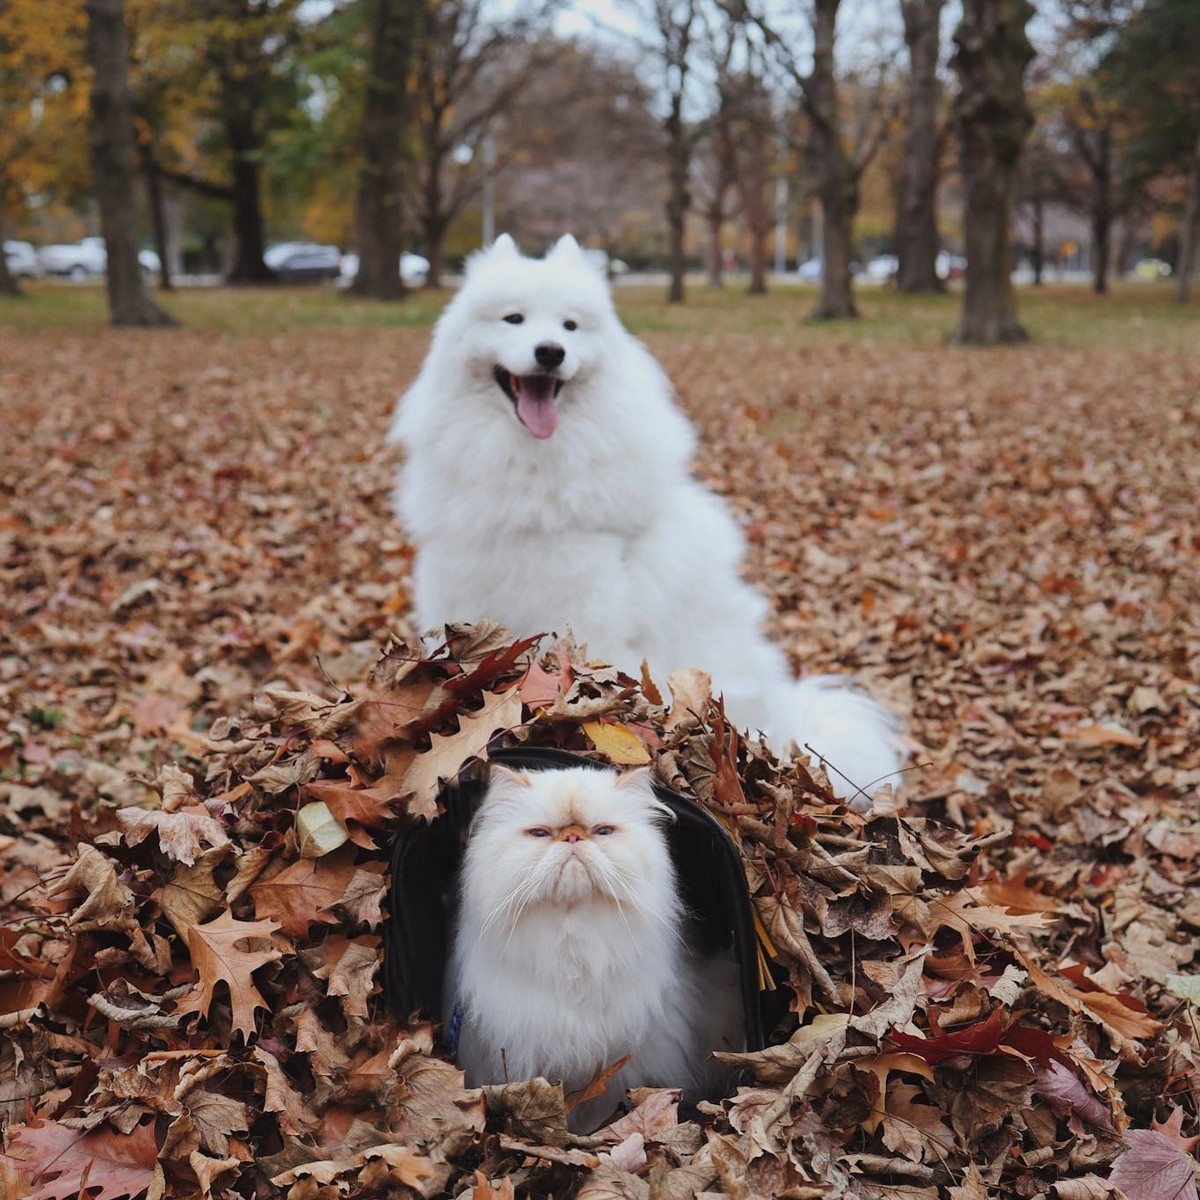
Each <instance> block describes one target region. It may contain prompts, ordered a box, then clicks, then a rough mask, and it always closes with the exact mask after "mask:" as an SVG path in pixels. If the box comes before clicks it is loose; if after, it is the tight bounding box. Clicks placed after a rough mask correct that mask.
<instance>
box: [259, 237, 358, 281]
mask: <svg viewBox="0 0 1200 1200" xmlns="http://www.w3.org/2000/svg"><path fill="white" fill-rule="evenodd" d="M341 259H342V252H341V251H340V250H339V249H338V248H337V247H336V246H322V245H320V244H319V243H317V242H279V243H278V244H277V245H274V246H271V247H269V248H268V249H267V251H266V253H265V254H263V262H265V263H266V264H267V266H268V267H270V268H271V270H272V271H274V272H275V274H276V275H278V276H279V278H280V279H281V280H282V281H283V282H285V283H308V282H311V281H312V280H315V279H336V278H337V277H338V270H339V267H340V263H341Z"/></svg>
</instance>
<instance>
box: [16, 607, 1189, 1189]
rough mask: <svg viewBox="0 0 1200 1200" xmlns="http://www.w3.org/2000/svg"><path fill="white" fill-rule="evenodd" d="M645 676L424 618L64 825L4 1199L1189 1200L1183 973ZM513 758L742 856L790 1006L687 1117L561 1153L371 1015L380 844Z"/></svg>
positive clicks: (979, 843) (222, 726)
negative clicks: (678, 794)
mask: <svg viewBox="0 0 1200 1200" xmlns="http://www.w3.org/2000/svg"><path fill="white" fill-rule="evenodd" d="M671 687H672V695H671V697H670V703H669V705H668V706H666V707H664V705H663V700H662V697H661V696H660V695H659V693H658V691H657V690H656V688H655V687H654V685H653V683H652V682H651V681H649V680H643V681H641V683H640V684H639V683H638V682H637V681H635V680H633V679H630V678H628V677H626V676H623V675H621V674H619V673H617V672H616V671H614V670H612V669H610V668H606V667H602V666H598V665H595V664H587V663H585V662H583V661H581V660H580V659H579V658H578V656H575V657H574V658H573V657H572V655H571V654H570V652H569V648H566V647H563V646H558V647H555V648H554V649H553V650H551V651H550V652H549V653H547V654H544V655H542V656H541V657H536V656H535V652H534V650H533V649H532V648H531V645H530V643H529V642H528V641H526V642H516V643H513V642H512V641H511V639H510V638H509V637H508V636H507V635H506V634H505V633H504V631H502V630H497V629H489V628H482V627H479V628H470V627H462V628H456V629H451V630H449V631H448V638H447V645H446V646H445V647H443V648H442V649H441V650H440V651H439V652H437V653H434V654H432V655H431V656H429V657H423V656H422V653H421V651H420V650H419V648H418V647H417V646H415V645H411V644H406V643H404V642H394V643H392V644H391V645H389V646H388V647H387V649H386V650H385V651H384V653H383V656H382V657H381V659H380V661H379V663H378V664H377V667H376V670H375V671H374V673H373V676H372V680H371V683H370V684H369V686H367V687H366V688H365V689H364V690H363V691H362V692H361V694H359V695H356V696H351V695H350V694H346V693H343V694H342V695H340V696H339V697H337V698H333V699H329V698H323V697H321V696H318V695H312V694H307V693H297V692H288V691H274V692H268V693H267V694H266V695H265V696H264V697H263V698H261V699H260V700H259V701H258V703H257V704H256V706H255V709H254V711H253V713H252V714H250V715H248V716H246V717H244V718H239V719H237V720H224V721H221V722H219V723H218V724H217V725H215V726H214V727H213V729H212V730H210V731H209V735H208V739H207V747H206V750H207V752H206V753H204V754H203V755H198V756H197V757H195V758H194V759H193V760H192V763H191V764H189V765H191V766H192V769H190V770H188V769H183V768H181V767H179V766H176V765H166V766H164V767H163V768H162V769H161V770H160V772H159V774H158V777H157V779H156V780H155V781H154V785H153V792H152V794H151V793H150V792H149V791H148V790H147V791H144V792H143V794H142V795H141V796H139V797H137V801H136V803H128V802H123V801H122V800H121V799H114V800H100V801H99V802H98V803H96V804H94V805H92V806H90V807H89V808H88V809H87V810H86V811H85V810H84V809H83V808H80V807H76V808H75V809H74V810H73V811H72V813H71V817H70V820H71V824H72V836H73V838H74V839H75V841H76V842H77V855H76V857H75V859H74V862H73V864H72V865H71V866H70V867H69V869H63V870H59V871H56V872H53V873H52V877H51V878H49V879H46V878H43V879H42V880H41V881H40V882H34V881H31V885H30V887H29V889H28V890H27V891H25V892H24V893H23V894H21V895H20V896H18V897H16V898H15V901H14V902H13V903H10V905H9V907H8V909H7V913H6V922H5V924H4V926H3V927H0V970H2V972H3V976H2V978H0V1005H2V1012H3V1016H2V1018H0V1019H2V1020H3V1022H4V1026H5V1030H6V1037H5V1040H4V1043H3V1051H2V1052H3V1055H4V1058H3V1060H2V1067H3V1077H4V1079H5V1080H6V1081H7V1082H6V1087H7V1094H6V1099H7V1105H6V1107H7V1109H8V1113H7V1115H8V1117H9V1119H10V1121H11V1122H12V1123H11V1124H10V1125H9V1128H8V1131H7V1155H8V1157H7V1158H5V1159H2V1160H0V1162H2V1163H3V1166H2V1167H0V1170H2V1171H3V1175H2V1176H0V1177H2V1178H4V1179H5V1181H6V1182H7V1183H8V1186H9V1189H10V1191H11V1192H12V1193H13V1194H14V1195H28V1196H31V1197H37V1198H38V1200H58V1198H66V1197H69V1196H76V1195H80V1194H83V1193H84V1192H85V1191H88V1192H90V1193H91V1194H94V1195H95V1196H97V1197H99V1198H101V1200H117V1198H118V1197H123V1196H134V1197H136V1196H139V1195H142V1194H146V1195H149V1196H151V1197H157V1196H173V1197H175V1196H177V1197H184V1196H195V1195H198V1194H199V1195H204V1196H218V1197H221V1196H230V1197H232V1196H251V1195H260V1196H268V1195H277V1194H283V1195H287V1196H289V1197H293V1198H294V1200H302V1198H307V1197H321V1198H325V1197H329V1198H332V1197H335V1196H339V1195H352V1196H358V1197H370V1196H379V1197H383V1196H394V1195H400V1194H411V1193H417V1194H420V1195H423V1196H433V1195H441V1194H452V1195H456V1194H459V1193H461V1192H463V1191H467V1192H468V1193H470V1194H471V1195H473V1196H476V1197H484V1196H491V1195H507V1196H512V1195H515V1194H516V1192H517V1191H518V1190H519V1191H520V1192H521V1193H522V1194H528V1195H563V1194H566V1193H567V1192H568V1191H570V1192H572V1193H573V1194H576V1195H579V1196H606V1197H611V1196H627V1197H635V1198H639V1200H640V1198H642V1197H649V1196H651V1195H653V1196H660V1197H688V1196H691V1195H693V1194H696V1193H703V1192H706V1191H711V1192H725V1193H727V1194H730V1195H736V1196H753V1195H763V1196H795V1197H808V1196H812V1197H818V1196H853V1195H859V1196H897V1197H901V1196H903V1197H935V1196H938V1195H940V1194H949V1195H951V1196H954V1197H959V1198H967V1197H984V1196H986V1195H988V1194H989V1189H990V1188H995V1189H999V1190H1000V1191H1002V1192H1003V1193H1004V1194H1008V1195H1028V1196H1034V1195H1038V1194H1044V1193H1047V1192H1048V1191H1049V1190H1050V1189H1054V1191H1055V1194H1057V1195H1059V1196H1099V1195H1104V1194H1107V1193H1108V1192H1109V1191H1110V1190H1111V1188H1112V1187H1113V1186H1119V1187H1121V1188H1123V1189H1124V1190H1125V1191H1126V1193H1127V1194H1130V1195H1136V1196H1150V1195H1162V1196H1168V1195H1176V1194H1186V1189H1187V1187H1189V1186H1191V1180H1192V1171H1193V1162H1192V1159H1191V1158H1190V1157H1189V1153H1188V1152H1189V1150H1190V1147H1191V1145H1192V1143H1193V1141H1194V1139H1191V1138H1186V1137H1184V1136H1183V1134H1182V1132H1181V1121H1182V1120H1183V1117H1184V1113H1185V1105H1188V1104H1190V1103H1194V1101H1195V1099H1196V1092H1197V1088H1196V1074H1195V1068H1196V1061H1195V1056H1196V1053H1197V1037H1196V1030H1195V1027H1194V1024H1193V1022H1192V1020H1191V1019H1190V1016H1189V1012H1188V1006H1187V1005H1186V1004H1185V1002H1184V999H1183V998H1184V997H1185V996H1186V994H1187V990H1188V987H1189V984H1188V982H1187V981H1184V980H1182V979H1177V978H1174V977H1169V978H1168V979H1167V980H1166V981H1165V982H1164V983H1162V984H1160V983H1156V982H1154V981H1151V980H1148V979H1146V978H1144V977H1143V976H1142V975H1141V974H1140V973H1139V972H1138V971H1137V970H1136V969H1135V966H1134V962H1133V960H1132V958H1131V957H1130V954H1129V952H1128V951H1129V949H1130V945H1129V943H1134V942H1136V940H1137V939H1138V938H1139V937H1143V936H1145V933H1144V931H1143V932H1141V933H1131V927H1130V926H1126V927H1125V928H1123V929H1114V928H1112V926H1111V925H1108V924H1107V923H1108V922H1110V921H1111V915H1110V914H1104V913H1103V912H1102V911H1101V910H1100V907H1099V906H1098V905H1097V904H1095V903H1094V902H1093V901H1092V898H1091V897H1087V896H1077V897H1075V898H1073V899H1067V898H1064V897H1061V896H1056V895H1054V894H1051V893H1050V892H1049V891H1046V890H1043V889H1041V888H1039V887H1037V886H1034V885H1033V884H1031V882H1030V881H1029V879H1028V877H1027V875H1026V873H1025V871H1024V870H1023V869H1021V870H1018V871H1015V872H1014V871H1013V870H1012V869H1010V868H1009V867H1008V866H1007V865H1006V864H1005V862H1004V855H1001V856H1000V858H998V859H997V860H995V861H993V859H992V850H993V849H994V848H995V847H996V846H998V845H1001V844H1003V843H1006V842H1007V838H1006V837H1005V836H1004V835H998V834H994V833H993V834H987V835H985V836H982V837H971V836H968V835H967V834H965V833H963V832H961V831H959V830H956V829H954V828H952V827H950V826H948V825H945V824H939V823H938V822H936V821H934V820H932V819H930V818H928V817H923V816H918V815H915V814H913V813H911V812H907V811H905V810H904V809H903V807H899V806H897V805H896V804H895V803H894V802H892V801H891V800H890V799H889V798H888V797H887V796H886V795H885V796H884V797H883V798H882V800H881V802H880V803H877V804H876V806H875V809H874V811H873V812H872V813H871V814H869V815H866V816H859V815H856V814H854V813H852V812H851V811H849V810H848V809H847V808H846V807H844V806H843V805H841V804H840V803H838V802H836V801H834V800H833V798H832V797H831V795H830V794H829V792H828V791H827V789H826V788H825V787H824V786H823V783H822V781H820V780H819V779H818V780H814V779H813V778H812V777H811V776H810V774H809V773H808V772H807V771H806V770H805V769H804V767H802V766H799V765H794V764H793V765H788V766H783V765H781V764H780V763H779V762H777V761H776V760H775V759H774V758H773V757H772V756H771V754H770V753H769V752H768V751H766V750H765V749H764V748H763V747H762V746H761V745H759V744H748V743H747V742H745V741H744V740H743V739H741V738H739V737H738V736H737V735H736V734H735V733H734V732H733V731H732V730H730V729H728V728H727V727H726V725H725V723H724V721H723V719H722V717H721V711H720V707H719V705H718V704H716V703H714V702H713V701H712V700H711V698H710V697H709V696H708V694H707V692H706V688H705V679H704V677H703V676H701V675H699V674H698V673H692V674H679V675H676V676H674V677H673V678H672V681H671ZM521 741H524V742H528V743H529V744H536V745H552V746H558V747H562V748H567V749H573V750H578V751H582V752H585V753H589V754H592V755H595V756H597V757H599V758H601V759H604V760H608V761H611V762H614V763H617V764H634V763H647V762H651V761H653V762H654V763H655V764H656V770H657V771H658V773H659V775H660V776H661V777H662V778H663V780H664V781H665V782H667V783H669V784H670V785H671V786H673V787H675V788H677V789H679V790H680V791H683V792H684V793H686V794H689V795H691V796H694V797H695V798H696V800H697V802H698V803H701V804H704V805H705V806H706V807H708V808H709V809H710V810H711V811H712V812H714V813H716V814H717V815H718V816H719V817H720V818H721V819H722V821H723V822H724V823H725V824H726V826H727V828H728V829H729V830H730V831H731V833H732V834H733V836H734V837H735V839H736V840H737V841H738V843H739V845H740V846H741V849H742V852H743V856H744V859H745V865H746V873H747V878H748V880H749V885H750V889H751V892H752V894H753V897H754V903H755V908H756V913H757V917H758V920H759V922H760V925H761V931H760V938H761V944H762V947H763V950H764V952H765V954H766V955H767V956H768V957H770V958H771V959H772V960H773V961H774V962H775V964H776V965H777V966H778V967H780V968H782V971H783V973H784V977H785V978H786V984H785V985H784V986H786V987H787V988H789V989H790V991H791V993H792V994H793V995H794V999H793V1000H792V1001H791V1008H792V1010H793V1012H794V1014H795V1018H796V1020H795V1021H793V1022H792V1023H791V1027H790V1028H788V1029H786V1030H785V1032H786V1033H787V1034H789V1035H790V1036H788V1037H787V1039H786V1040H784V1041H781V1042H780V1043H779V1044H777V1045H772V1046H770V1047H769V1048H768V1049H766V1050H763V1051H761V1052H759V1053H753V1054H747V1055H743V1056H737V1058H738V1061H739V1062H740V1063H741V1065H743V1066H744V1067H745V1069H746V1072H747V1080H748V1082H749V1086H746V1087H744V1088H742V1089H740V1090H739V1091H738V1093H737V1095H736V1096H734V1097H732V1098H730V1099H728V1100H726V1101H724V1102H723V1103H721V1104H714V1105H706V1106H702V1111H701V1113H700V1116H699V1119H691V1120H685V1121H682V1122H681V1120H680V1118H679V1112H678V1105H677V1101H678V1096H677V1094H676V1093H674V1092H670V1091H661V1090H658V1091H656V1090H646V1091H644V1092H642V1093H639V1094H637V1095H635V1096H634V1098H633V1099H634V1107H633V1109H632V1111H631V1112H629V1113H628V1114H627V1115H625V1116H624V1117H622V1118H621V1119H620V1120H619V1121H618V1122H617V1123H616V1124H614V1125H611V1126H609V1127H608V1128H606V1129H604V1130H601V1131H600V1133H599V1134H597V1135H596V1137H594V1138H587V1139H583V1138H578V1137H573V1136H571V1135H569V1134H568V1133H567V1130H566V1125H565V1115H566V1103H567V1102H566V1101H564V1097H563V1094H562V1091H561V1088H560V1087H558V1086H555V1085H554V1084H552V1083H547V1082H545V1081H535V1082H529V1083H525V1082H521V1083H514V1084H512V1085H510V1086H507V1087H498V1088H489V1089H485V1090H484V1091H483V1092H480V1091H468V1090H465V1089H464V1088H463V1086H462V1078H461V1075H460V1074H459V1073H458V1072H457V1071H456V1070H455V1069H454V1067H453V1066H452V1065H450V1064H449V1063H447V1062H446V1061H445V1060H444V1058H443V1057H442V1056H441V1053H440V1051H441V1047H440V1045H439V1042H438V1039H437V1029H436V1027H433V1026H429V1025H424V1024H415V1025H405V1024H402V1023H398V1022H397V1021H396V1020H394V1019H392V1018H390V1017H389V1016H388V1015H387V1014H386V1012H385V1011H384V1007H385V1006H384V1005H383V1004H382V1003H381V997H380V990H381V989H380V982H379V979H380V962H381V938H380V932H381V925H382V922H383V920H384V919H385V917H384V908H383V905H382V901H383V900H384V892H385V859H386V854H385V851H386V845H387V841H388V834H389V830H391V829H393V828H394V827H395V825H396V823H397V822H398V821H401V820H419V819H429V818H433V817H435V816H436V813H437V796H438V790H439V779H446V778H453V777H454V776H456V775H457V773H458V772H459V770H460V769H461V768H463V767H465V766H467V765H469V764H470V763H471V762H472V761H474V760H475V759H477V758H478V757H479V756H482V755H486V752H487V747H488V745H489V744H493V745H494V744H501V743H513V742H521ZM19 815H20V816H22V817H24V818H25V819H26V820H27V821H28V828H29V830H30V832H31V833H32V834H35V835H42V836H46V837H50V838H53V837H54V836H55V832H56V831H55V830H54V829H53V828H52V827H51V825H50V822H49V820H48V819H47V818H46V817H45V816H41V817H40V818H39V815H38V814H37V813H36V812H33V813H31V812H24V813H21V814H19ZM1143 832H1144V835H1145V836H1148V837H1150V836H1152V835H1153V831H1152V830H1149V829H1147V830H1145V831H1143ZM1117 902H1118V903H1119V900H1118V901H1117ZM1193 907H1194V908H1195V906H1193ZM1185 919H1187V920H1192V921H1200V909H1198V910H1196V911H1193V912H1191V913H1190V914H1188V915H1187V916H1186V917H1185ZM1106 926H1107V930H1106V935H1105V936H1106V937H1108V938H1113V939H1114V940H1112V941H1109V942H1106V955H1105V957H1106V959H1107V961H1106V962H1105V963H1104V964H1103V965H1100V964H1099V963H1098V962H1097V961H1096V959H1095V956H1094V954H1092V953H1091V952H1090V951H1091V947H1092V946H1093V945H1094V944H1095V942H1096V939H1097V938H1098V936H1100V933H1101V929H1102V928H1104V927H1106ZM1181 949H1182V947H1181ZM1189 949H1190V948H1189ZM1164 1097H1167V1098H1169V1099H1167V1100H1166V1108H1165V1110H1164V1109H1163V1108H1162V1105H1163V1103H1164ZM1162 1111H1165V1112H1166V1113H1167V1114H1168V1116H1167V1117H1166V1119H1164V1120H1161V1121H1157V1122H1156V1121H1155V1120H1154V1116H1155V1113H1156V1112H1162ZM1139 1127H1140V1128H1139ZM1147 1188H1153V1189H1158V1190H1146V1189H1147ZM944 1189H949V1191H948V1192H946V1191H945V1190H944Z"/></svg>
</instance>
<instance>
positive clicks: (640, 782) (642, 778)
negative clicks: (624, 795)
mask: <svg viewBox="0 0 1200 1200" xmlns="http://www.w3.org/2000/svg"><path fill="white" fill-rule="evenodd" d="M617 787H619V788H628V789H629V790H630V791H634V792H642V793H645V794H648V795H653V794H654V772H653V771H651V770H650V768H649V767H638V769H637V770H636V771H626V772H624V774H622V775H618V776H617Z"/></svg>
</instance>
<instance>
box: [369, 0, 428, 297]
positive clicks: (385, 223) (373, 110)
mask: <svg viewBox="0 0 1200 1200" xmlns="http://www.w3.org/2000/svg"><path fill="white" fill-rule="evenodd" d="M415 8H416V5H415V4H414V3H412V0H372V3H371V8H370V16H371V62H370V69H369V73H368V76H367V98H366V104H365V107H364V109H363V123H362V155H363V165H362V168H361V169H360V171H359V176H358V212H357V233H358V276H357V278H356V279H355V280H354V285H353V287H352V288H351V291H352V293H353V294H354V295H356V296H365V297H368V298H369V299H372V300H399V299H401V298H402V297H403V296H404V294H405V292H406V291H407V289H406V288H405V286H404V281H403V279H401V277H400V254H401V251H402V250H403V244H402V231H401V228H400V211H401V210H400V201H401V193H402V180H401V165H402V158H401V155H402V152H403V139H404V133H405V127H406V125H407V111H406V110H407V105H408V99H409V97H408V88H407V86H406V84H407V79H408V74H409V66H410V64H411V61H412V55H413V47H414V44H415V30H416V26H417V20H416V19H415V14H414V9H415ZM429 249H430V250H431V251H434V250H440V247H434V246H430V247H429ZM433 263H434V260H433V258H432V257H431V259H430V267H431V272H432V268H433ZM432 281H433V277H432V275H431V282H432Z"/></svg>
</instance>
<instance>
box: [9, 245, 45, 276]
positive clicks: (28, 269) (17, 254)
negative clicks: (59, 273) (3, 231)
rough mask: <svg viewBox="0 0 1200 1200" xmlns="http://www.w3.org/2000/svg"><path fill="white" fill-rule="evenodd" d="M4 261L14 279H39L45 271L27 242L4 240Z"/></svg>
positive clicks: (35, 252)
mask: <svg viewBox="0 0 1200 1200" xmlns="http://www.w3.org/2000/svg"><path fill="white" fill-rule="evenodd" d="M4 262H5V265H6V266H7V267H8V273H9V275H11V276H12V277H13V278H14V279H40V278H41V277H42V276H43V275H44V274H45V273H46V272H45V269H44V268H43V266H42V263H41V260H40V259H39V258H38V256H37V251H36V250H35V249H34V248H33V246H31V245H30V244H29V242H16V241H6V242H5V243H4Z"/></svg>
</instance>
